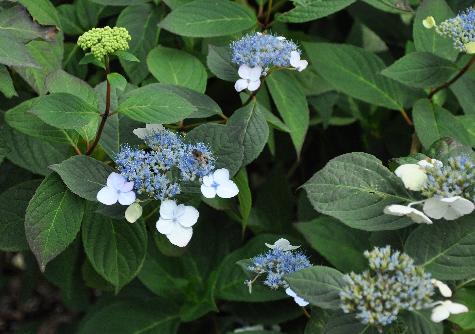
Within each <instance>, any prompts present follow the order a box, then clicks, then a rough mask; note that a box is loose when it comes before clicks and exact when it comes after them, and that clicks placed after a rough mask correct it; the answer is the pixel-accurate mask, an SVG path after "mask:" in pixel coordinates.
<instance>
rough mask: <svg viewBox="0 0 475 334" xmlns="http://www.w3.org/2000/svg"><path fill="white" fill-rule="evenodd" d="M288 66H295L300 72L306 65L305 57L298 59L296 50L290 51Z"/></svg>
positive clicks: (298, 54)
mask: <svg viewBox="0 0 475 334" xmlns="http://www.w3.org/2000/svg"><path fill="white" fill-rule="evenodd" d="M290 66H292V67H293V68H295V69H296V70H297V71H299V72H302V71H303V70H305V69H306V68H307V66H308V61H306V60H305V59H300V53H298V52H297V51H292V52H291V53H290Z"/></svg>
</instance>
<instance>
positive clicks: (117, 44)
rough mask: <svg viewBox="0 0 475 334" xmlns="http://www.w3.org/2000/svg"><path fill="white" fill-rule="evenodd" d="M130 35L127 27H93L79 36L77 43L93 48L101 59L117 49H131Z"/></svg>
mask: <svg viewBox="0 0 475 334" xmlns="http://www.w3.org/2000/svg"><path fill="white" fill-rule="evenodd" d="M131 39H132V38H131V37H130V34H129V32H128V31H127V29H125V28H120V27H114V28H111V27H109V26H106V27H104V28H92V29H91V30H88V31H86V32H85V33H84V34H82V35H81V36H79V38H78V42H77V44H78V45H79V46H80V47H81V48H82V49H83V50H88V49H91V53H92V54H93V55H94V57H96V58H97V59H99V60H102V59H103V58H104V56H106V55H109V54H112V53H114V52H116V51H125V50H128V49H129V41H130V40H131Z"/></svg>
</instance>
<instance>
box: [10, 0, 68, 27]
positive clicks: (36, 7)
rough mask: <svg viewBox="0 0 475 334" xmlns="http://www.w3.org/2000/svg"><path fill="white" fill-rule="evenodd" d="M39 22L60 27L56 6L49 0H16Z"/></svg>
mask: <svg viewBox="0 0 475 334" xmlns="http://www.w3.org/2000/svg"><path fill="white" fill-rule="evenodd" d="M18 2H19V3H21V4H22V5H23V6H24V7H26V9H28V11H29V12H30V14H31V16H32V17H33V18H34V19H35V20H36V21H37V22H38V23H40V24H43V25H55V26H58V27H60V24H59V17H58V12H57V11H56V8H55V7H54V6H53V4H52V3H51V2H50V1H49V0H18Z"/></svg>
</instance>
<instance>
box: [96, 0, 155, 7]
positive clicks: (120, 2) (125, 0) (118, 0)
mask: <svg viewBox="0 0 475 334" xmlns="http://www.w3.org/2000/svg"><path fill="white" fill-rule="evenodd" d="M90 1H91V2H95V3H98V4H101V5H108V6H136V5H140V4H143V3H145V2H148V1H149V0H90Z"/></svg>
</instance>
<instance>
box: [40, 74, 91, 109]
mask: <svg viewBox="0 0 475 334" xmlns="http://www.w3.org/2000/svg"><path fill="white" fill-rule="evenodd" d="M45 85H46V89H47V90H48V92H50V93H68V94H71V95H74V96H76V97H79V98H80V99H82V100H84V102H86V103H88V104H89V105H91V106H93V107H97V103H98V102H97V96H96V93H95V92H94V89H93V88H92V87H91V86H90V85H89V84H88V83H87V82H85V81H83V80H81V79H79V78H77V77H75V76H74V75H71V74H69V73H68V72H66V71H63V70H57V71H54V72H52V73H51V74H49V75H48V76H47V77H46V82H45Z"/></svg>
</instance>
